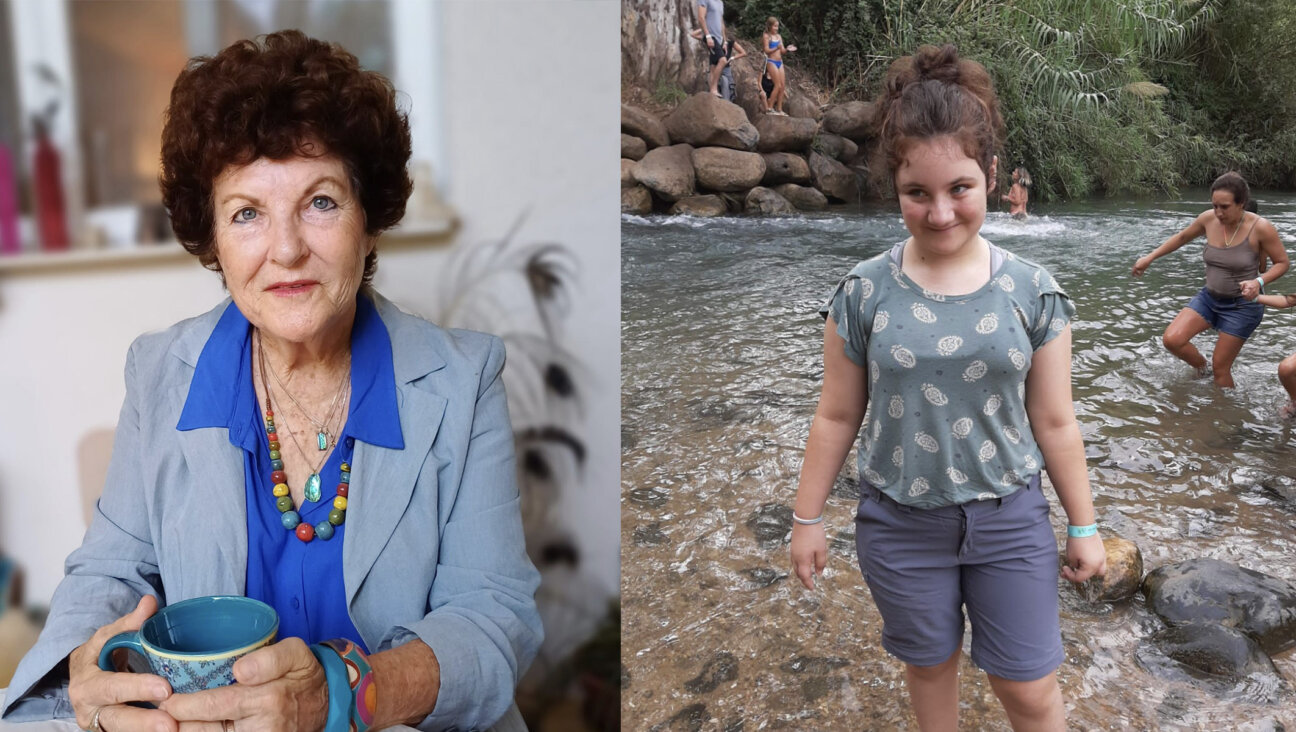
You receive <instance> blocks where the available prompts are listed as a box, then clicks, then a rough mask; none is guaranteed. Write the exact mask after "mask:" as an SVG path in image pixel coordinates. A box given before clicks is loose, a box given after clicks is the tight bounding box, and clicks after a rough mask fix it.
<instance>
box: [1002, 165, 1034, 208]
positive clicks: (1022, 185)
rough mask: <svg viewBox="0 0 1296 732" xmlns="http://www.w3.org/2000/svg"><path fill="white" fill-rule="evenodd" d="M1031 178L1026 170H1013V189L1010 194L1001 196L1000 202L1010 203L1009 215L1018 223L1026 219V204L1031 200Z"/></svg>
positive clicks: (1010, 189)
mask: <svg viewBox="0 0 1296 732" xmlns="http://www.w3.org/2000/svg"><path fill="white" fill-rule="evenodd" d="M1030 187H1031V177H1030V173H1027V172H1026V169H1025V168H1021V167H1018V168H1013V172H1012V187H1011V188H1009V189H1008V192H1007V193H1006V194H1004V195H1002V196H1000V197H999V198H1000V200H1003V201H1007V202H1008V215H1009V216H1012V217H1013V218H1014V219H1017V220H1018V221H1024V220H1025V219H1026V203H1027V202H1028V201H1029V200H1030Z"/></svg>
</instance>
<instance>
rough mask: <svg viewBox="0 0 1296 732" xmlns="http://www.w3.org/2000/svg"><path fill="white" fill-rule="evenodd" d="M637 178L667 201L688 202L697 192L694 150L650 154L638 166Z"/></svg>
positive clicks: (663, 149)
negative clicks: (685, 199) (683, 199)
mask: <svg viewBox="0 0 1296 732" xmlns="http://www.w3.org/2000/svg"><path fill="white" fill-rule="evenodd" d="M634 178H635V180H637V181H639V182H640V183H642V184H644V185H645V186H648V188H649V189H651V190H652V191H653V192H655V193H656V194H657V195H659V196H661V197H662V198H664V199H666V200H667V201H678V200H679V199H681V198H688V197H689V196H691V195H693V192H694V191H695V190H696V188H695V181H696V176H695V175H694V173H693V148H692V147H691V146H689V145H671V146H670V147H659V148H654V149H652V150H649V151H648V154H647V155H645V156H644V157H643V160H640V161H639V162H638V164H636V165H635V168H634Z"/></svg>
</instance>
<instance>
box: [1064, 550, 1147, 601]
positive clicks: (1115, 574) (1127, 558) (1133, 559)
mask: <svg viewBox="0 0 1296 732" xmlns="http://www.w3.org/2000/svg"><path fill="white" fill-rule="evenodd" d="M1103 548H1104V549H1106V550H1107V573H1106V574H1105V575H1103V576H1102V577H1093V578H1091V579H1089V580H1086V581H1084V582H1081V583H1080V584H1078V585H1075V588H1076V591H1077V592H1079V593H1080V594H1081V595H1083V596H1084V597H1085V599H1087V600H1088V601H1089V602H1120V601H1121V600H1127V599H1129V598H1131V597H1133V596H1134V593H1136V592H1138V589H1139V586H1140V585H1141V584H1142V583H1143V553H1142V552H1141V551H1139V548H1138V544H1135V543H1134V542H1132V541H1130V540H1129V539H1122V538H1121V537H1119V536H1109V537H1107V538H1106V539H1103Z"/></svg>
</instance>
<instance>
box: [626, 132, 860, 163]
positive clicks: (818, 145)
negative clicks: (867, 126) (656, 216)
mask: <svg viewBox="0 0 1296 732" xmlns="http://www.w3.org/2000/svg"><path fill="white" fill-rule="evenodd" d="M621 147H622V149H623V150H624V149H625V144H624V143H623V144H622V145H621ZM814 149H816V150H818V151H819V152H821V153H823V154H824V155H827V156H828V157H830V158H836V159H837V160H840V161H841V162H843V163H845V164H846V165H850V162H851V161H852V160H854V159H855V156H856V155H859V145H856V144H855V142H854V141H853V140H850V139H848V138H845V137H842V136H841V135H834V134H833V133H831V132H820V133H819V134H818V135H815V139H814ZM621 157H625V155H624V154H623V155H622V156H621Z"/></svg>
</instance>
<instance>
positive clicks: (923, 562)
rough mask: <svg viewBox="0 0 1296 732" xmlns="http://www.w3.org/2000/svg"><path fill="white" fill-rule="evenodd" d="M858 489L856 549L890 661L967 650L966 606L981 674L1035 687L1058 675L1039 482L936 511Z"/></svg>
mask: <svg viewBox="0 0 1296 732" xmlns="http://www.w3.org/2000/svg"><path fill="white" fill-rule="evenodd" d="M860 489H861V495H860V503H859V510H858V512H857V513H856V517H855V547H856V550H857V552H858V554H859V561H860V570H861V571H862V572H863V574H864V579H865V580H867V581H868V586H869V591H870V592H871V593H872V594H873V601H874V602H875V603H877V607H878V611H879V612H880V613H881V614H882V646H883V647H884V648H886V650H887V652H888V653H890V654H891V655H893V656H895V657H896V658H899V659H900V660H901V661H904V662H905V663H908V664H912V665H914V666H935V665H937V664H940V663H941V662H943V661H945V660H946V659H948V658H949V657H950V656H951V655H953V653H954V652H955V651H956V650H958V649H959V648H960V647H961V646H962V645H963V608H964V607H965V606H966V608H967V615H968V619H970V620H971V622H972V662H973V663H975V664H976V665H977V666H979V667H981V668H982V669H984V670H986V671H987V672H989V673H991V674H994V675H995V676H999V677H1001V678H1005V679H1008V680H1010V681H1034V680H1036V679H1040V678H1043V677H1044V676H1047V675H1048V674H1049V673H1050V672H1051V671H1053V670H1055V669H1056V668H1057V667H1058V666H1059V665H1061V663H1062V661H1063V659H1064V658H1065V653H1064V651H1063V650H1062V634H1061V630H1060V628H1059V624H1058V585H1057V583H1058V547H1057V540H1056V539H1055V538H1054V536H1053V529H1052V527H1051V526H1050V524H1049V504H1048V499H1047V498H1045V497H1044V494H1043V492H1042V491H1041V490H1040V483H1039V475H1038V474H1037V475H1036V476H1035V477H1034V478H1032V479H1031V482H1030V485H1029V486H1027V487H1025V488H1022V489H1020V490H1018V491H1017V492H1016V493H1012V494H1009V495H1007V496H1004V497H1002V498H994V499H989V500H985V501H973V502H971V503H965V504H962V505H959V506H945V507H942V508H935V509H920V508H913V507H911V506H905V505H902V504H900V503H897V502H896V501H894V500H893V499H891V498H890V497H888V496H886V495H884V494H882V493H881V492H879V491H878V490H877V489H876V488H873V487H872V486H870V485H868V484H867V483H863V482H861V484H860Z"/></svg>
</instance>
